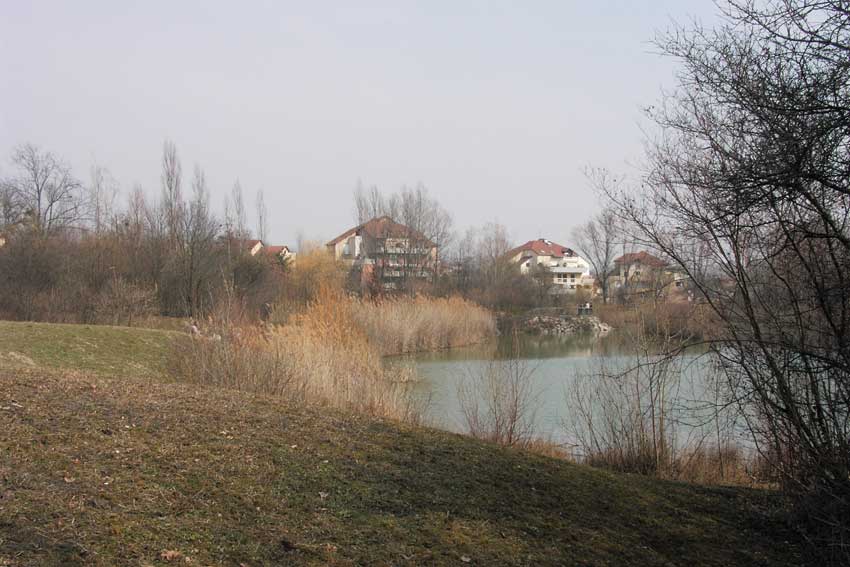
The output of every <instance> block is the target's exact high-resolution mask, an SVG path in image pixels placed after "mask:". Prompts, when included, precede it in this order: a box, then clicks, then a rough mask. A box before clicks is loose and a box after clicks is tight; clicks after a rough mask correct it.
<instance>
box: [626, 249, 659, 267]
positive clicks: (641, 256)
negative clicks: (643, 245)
mask: <svg viewBox="0 0 850 567" xmlns="http://www.w3.org/2000/svg"><path fill="white" fill-rule="evenodd" d="M638 262H639V263H641V264H645V265H647V266H653V267H655V268H663V267H665V266H667V262H665V261H664V260H662V259H661V258H659V257H658V256H653V255H652V254H650V253H649V252H647V251H646V250H641V251H640V252H628V253H626V254H623V255H622V256H620V257H619V258H617V259H616V260H614V263H615V264H636V263H638Z"/></svg>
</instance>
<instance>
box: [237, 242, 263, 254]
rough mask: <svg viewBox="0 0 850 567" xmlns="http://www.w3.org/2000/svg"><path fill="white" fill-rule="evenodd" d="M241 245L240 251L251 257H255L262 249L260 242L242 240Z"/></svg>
mask: <svg viewBox="0 0 850 567" xmlns="http://www.w3.org/2000/svg"><path fill="white" fill-rule="evenodd" d="M241 244H242V249H243V250H244V251H246V252H247V253H248V254H250V255H251V256H256V255H257V254H259V253H260V250H262V249H263V241H262V240H243V241H242V243H241Z"/></svg>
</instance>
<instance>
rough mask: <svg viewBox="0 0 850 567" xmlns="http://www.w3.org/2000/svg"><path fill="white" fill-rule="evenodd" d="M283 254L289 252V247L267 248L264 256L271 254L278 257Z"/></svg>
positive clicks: (264, 249) (264, 250)
mask: <svg viewBox="0 0 850 567" xmlns="http://www.w3.org/2000/svg"><path fill="white" fill-rule="evenodd" d="M281 252H289V246H266V247H265V248H263V253H264V254H269V255H272V256H277V255H279V254H280V253H281Z"/></svg>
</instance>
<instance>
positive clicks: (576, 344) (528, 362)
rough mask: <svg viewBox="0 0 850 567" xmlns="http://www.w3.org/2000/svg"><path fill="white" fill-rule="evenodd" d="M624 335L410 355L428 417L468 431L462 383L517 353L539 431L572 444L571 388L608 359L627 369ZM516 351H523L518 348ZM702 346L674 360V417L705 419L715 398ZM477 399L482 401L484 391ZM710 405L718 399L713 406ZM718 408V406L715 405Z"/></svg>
mask: <svg viewBox="0 0 850 567" xmlns="http://www.w3.org/2000/svg"><path fill="white" fill-rule="evenodd" d="M633 345H634V343H633V342H632V341H630V340H629V339H628V338H627V337H626V336H624V335H621V334H617V333H616V332H615V333H611V334H609V335H607V336H601V337H596V336H587V335H578V336H568V337H552V336H548V337H547V336H531V335H521V336H519V337H518V338H516V339H511V338H509V337H503V338H502V339H500V340H498V341H493V342H490V343H486V344H482V345H477V346H474V347H468V348H459V349H452V350H447V351H440V352H433V353H424V354H418V355H415V356H412V357H410V358H408V359H406V362H407V363H412V364H414V365H415V368H416V371H417V373H418V375H419V377H420V382H419V383H418V384H417V386H416V387H417V393H418V395H420V396H421V397H422V398H424V399H426V400H427V402H428V403H427V407H428V409H427V413H426V422H427V423H428V424H430V425H432V426H435V427H439V428H441V429H447V430H450V431H455V432H459V433H463V432H466V431H467V422H466V418H465V414H464V411H463V407H462V403H461V399H460V395H459V390H460V389H461V388H462V387H464V385H466V387H469V385H470V384H474V383H475V381H476V376H480V375H481V374H482V373H485V372H486V371H487V369H488V367H489V366H490V365H491V364H492V361H494V360H500V359H505V358H512V359H514V360H518V361H520V362H521V364H522V365H523V366H524V367H525V369H526V370H525V372H526V373H530V377H529V378H528V380H529V382H530V390H531V393H532V394H531V397H532V399H533V401H532V404H531V406H532V407H533V408H534V416H533V424H534V431H535V435H536V436H538V437H542V438H544V439H548V440H551V441H554V442H557V443H568V444H571V443H573V442H574V441H575V439H574V438H573V437H572V435H571V434H570V429H571V428H570V425H569V424H570V422H571V420H573V419H574V418H575V415H576V408H575V407H574V405H575V400H574V399H573V397H572V396H573V394H574V392H575V391H576V388H578V387H579V386H578V385H577V381H578V380H588V379H591V380H592V379H593V378H594V375H595V374H598V372H599V371H600V369H601V367H602V366H603V365H604V367H605V368H607V369H608V370H617V371H621V370H625V369H627V368H631V367H633V366H634V365H635V364H636V361H637V358H636V356H637V351H636V350H635V348H634V346H633ZM515 353H518V355H515ZM703 354H704V351H698V350H695V351H691V352H688V353H687V354H684V355H682V356H681V357H679V359H678V360H677V362H676V366H675V370H674V371H675V374H676V377H677V379H676V380H675V385H674V386H673V387H672V388H671V389H670V392H671V393H672V396H671V397H675V400H668V402H669V403H671V404H673V405H675V406H676V407H677V408H678V409H677V411H676V412H675V413H676V416H677V417H676V422H677V424H678V425H679V426H681V427H692V426H693V423H697V422H701V421H702V418H703V417H704V415H703V414H705V412H706V411H707V408H708V407H709V404H711V403H712V402H713V401H715V400H716V397H715V395H716V393H717V392H716V390H715V383H714V381H713V380H711V379H709V378H710V375H711V371H710V364H709V363H708V361H707V360H706V359H707V357H705V356H702V355H703ZM478 394H479V401H480V402H481V403H482V404H483V403H485V402H484V399H483V395H481V393H480V392H478ZM711 407H713V405H712V406H711ZM711 411H713V410H711Z"/></svg>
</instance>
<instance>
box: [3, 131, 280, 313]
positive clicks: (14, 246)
mask: <svg viewBox="0 0 850 567" xmlns="http://www.w3.org/2000/svg"><path fill="white" fill-rule="evenodd" d="M11 162H12V165H13V174H12V175H10V176H8V177H5V178H3V179H2V180H0V244H2V246H0V316H2V317H6V318H12V319H23V320H42V321H67V322H86V323H91V322H104V323H116V324H117V323H121V324H128V323H129V324H132V322H133V320H134V319H136V320H137V319H138V318H140V317H146V316H151V315H166V316H180V317H203V316H205V315H207V314H208V313H209V312H210V311H211V310H212V309H213V308H214V306H215V305H216V304H217V302H218V300H219V299H220V298H221V297H222V296H223V295H224V294H229V296H231V298H232V297H233V296H236V297H238V298H239V301H240V304H241V305H243V306H244V308H245V309H246V310H247V311H248V312H257V311H258V309H259V306H261V305H263V304H265V303H268V302H273V301H275V300H276V297H277V294H278V293H279V290H280V282H281V278H282V277H283V273H284V271H285V270H284V268H285V267H284V266H280V265H275V262H274V261H270V260H269V258H267V257H252V256H251V255H250V254H249V253H248V248H247V246H246V244H245V241H246V240H247V239H248V238H250V236H251V233H250V231H249V230H248V229H247V228H246V222H245V217H246V214H245V209H244V201H243V197H242V190H241V187H240V186H239V184H238V182H237V183H236V184H235V185H234V188H233V191H232V192H231V195H230V197H229V198H228V203H227V206H226V207H225V209H226V212H225V215H224V218H219V217H217V216H216V215H215V214H213V212H212V210H211V207H210V202H209V200H210V197H209V188H208V185H207V181H206V177H205V175H204V172H203V170H202V169H201V168H200V167H195V168H194V171H193V173H192V178H191V181H190V182H189V196H188V197H184V179H183V168H182V164H181V161H180V158H179V156H178V153H177V149H176V147H175V146H174V144H173V143H171V142H166V143H165V144H164V147H163V154H162V178H161V181H162V192H161V195H160V198H159V199H158V200H156V201H153V200H150V199H149V198H148V197H147V196H146V194H145V193H144V191H143V190H142V189H141V188H140V187H138V186H137V187H135V188H134V189H133V190H132V191H131V192H130V193H129V195H128V196H127V201H126V205H124V206H123V207H119V206H118V205H117V204H116V201H117V194H118V186H117V183H116V182H115V181H114V179H113V178H112V177H111V175H110V174H109V172H108V171H107V170H106V169H105V168H103V167H101V166H98V165H95V166H93V167H92V170H91V182H90V183H89V184H84V183H83V182H81V181H80V180H79V179H77V178H76V177H75V176H74V175H73V173H72V171H71V168H70V167H69V166H68V165H67V164H66V163H65V162H63V161H62V160H61V159H59V158H58V157H57V156H55V155H54V154H52V153H51V152H49V151H46V150H43V149H41V148H39V147H37V146H34V145H31V144H26V145H22V146H20V147H18V148H16V149H15V150H14V151H13V153H12V156H11ZM261 199H262V196H261V195H260V199H258V201H259V202H260V203H261V204H260V208H261V210H260V211H259V212H260V215H259V216H260V218H261V219H263V220H262V221H261V223H260V224H261V230H264V228H263V226H262V225H263V224H264V222H265V220H264V219H265V213H264V211H263V210H262V208H263V205H262V200H261Z"/></svg>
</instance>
